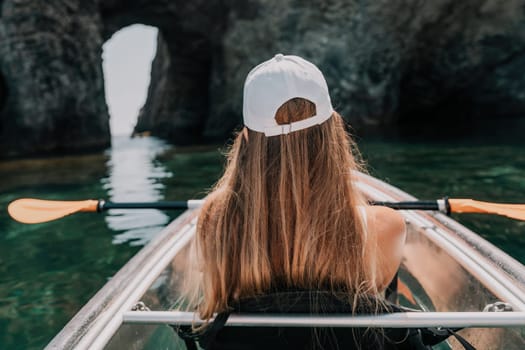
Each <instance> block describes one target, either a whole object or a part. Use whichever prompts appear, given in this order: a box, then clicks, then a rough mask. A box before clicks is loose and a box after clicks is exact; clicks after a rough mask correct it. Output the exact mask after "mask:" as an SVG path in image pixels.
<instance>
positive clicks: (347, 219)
mask: <svg viewBox="0 0 525 350" xmlns="http://www.w3.org/2000/svg"><path fill="white" fill-rule="evenodd" d="M315 113H316V112H315V105H314V104H313V103H311V102H310V101H307V100H304V99H300V98H295V99H292V100H289V101H288V102H286V103H285V104H283V106H281V108H280V109H279V110H278V111H277V113H276V117H275V118H276V121H277V123H278V124H288V123H290V122H295V121H299V120H302V119H305V118H308V117H310V116H312V115H315ZM352 150H355V145H354V143H353V142H352V140H351V138H350V137H349V135H348V134H347V132H346V130H345V125H344V122H343V120H342V118H341V117H340V116H339V114H337V113H335V112H334V114H333V115H332V117H331V118H330V119H328V120H327V121H326V122H324V123H322V124H320V125H317V126H314V127H310V128H307V129H304V130H299V131H295V132H292V133H289V134H287V135H280V136H273V137H266V136H265V135H264V134H262V133H258V132H254V131H251V130H247V129H244V131H242V132H240V133H239V134H237V136H236V138H235V141H234V143H233V146H232V147H231V149H230V152H229V154H228V162H227V166H226V170H225V172H224V175H223V176H222V178H221V179H220V180H219V181H218V183H217V184H216V185H215V187H214V189H213V191H212V192H211V193H210V194H209V196H208V197H207V200H206V202H205V205H204V206H203V208H202V209H201V214H200V217H199V220H198V224H197V236H196V241H195V242H194V243H195V246H194V248H195V253H196V256H195V258H196V260H197V261H198V263H197V264H198V269H199V270H200V273H199V277H198V278H193V279H192V281H193V283H190V286H189V287H188V288H189V289H191V292H192V293H193V296H194V297H196V296H197V295H198V296H199V297H198V302H196V304H197V305H195V306H197V307H198V310H199V312H200V317H201V318H203V319H209V318H210V317H211V316H212V315H213V313H214V312H222V311H225V310H227V309H228V308H229V303H230V302H231V301H233V300H236V299H238V298H243V297H250V296H255V295H257V294H262V293H265V292H268V291H270V290H275V289H286V288H301V289H311V290H319V289H321V290H333V291H337V292H338V293H340V292H343V293H346V294H347V295H349V298H351V301H353V302H355V301H356V300H357V299H356V298H357V297H358V296H360V295H362V294H364V293H366V294H370V293H371V294H375V293H377V288H376V286H375V283H373V282H371V281H375V276H374V273H375V272H374V271H375V263H374V261H373V258H372V257H373V255H374V254H370V251H369V250H367V251H365V241H366V240H367V235H366V231H365V225H364V223H363V219H362V215H361V214H360V211H359V210H360V209H359V206H362V205H364V204H365V200H364V198H363V197H362V195H361V194H360V192H359V191H358V189H357V188H356V187H355V185H354V183H353V181H352V172H353V171H354V170H356V169H358V168H359V164H358V163H357V162H356V160H355V158H354V156H353V151H352ZM365 253H366V254H365ZM195 300H196V299H195V298H194V299H193V301H195Z"/></svg>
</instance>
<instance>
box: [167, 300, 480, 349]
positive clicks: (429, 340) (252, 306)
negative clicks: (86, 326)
mask: <svg viewBox="0 0 525 350" xmlns="http://www.w3.org/2000/svg"><path fill="white" fill-rule="evenodd" d="M371 301H373V300H370V299H368V300H363V301H362V302H359V303H358V304H357V307H356V310H355V314H361V315H365V314H381V313H392V312H409V311H417V310H413V309H408V308H403V307H401V306H399V305H395V304H392V303H390V302H384V303H383V304H380V305H381V306H380V307H379V309H378V310H377V311H375V310H371V306H370V305H375V304H376V303H371ZM232 308H233V310H232V311H231V312H228V313H221V314H219V315H218V316H217V317H216V318H215V320H214V321H213V322H211V324H210V325H208V327H206V329H205V330H204V331H203V332H200V333H193V332H192V331H191V327H179V326H173V327H174V329H175V330H176V331H177V332H178V334H179V335H180V336H181V337H182V338H183V339H184V341H185V342H186V346H187V347H188V350H192V349H197V347H196V345H195V342H198V343H199V346H200V348H202V349H206V350H226V349H227V350H237V349H238V350H240V349H243V350H245V349H253V350H280V349H305V350H310V349H312V350H313V349H363V350H364V349H370V350H428V349H432V346H433V345H436V344H438V343H440V342H442V341H444V340H445V339H447V338H448V337H449V336H450V335H454V336H456V337H459V338H461V337H460V336H459V335H457V334H456V333H455V330H449V329H442V330H439V331H437V330H431V329H427V328H383V329H380V328H359V327H355V328H351V327H349V328H345V327H333V328H331V327H233V326H224V325H225V323H226V321H227V319H228V317H229V315H230V314H259V313H260V314H265V313H267V314H276V313H282V314H306V315H325V316H327V315H330V314H349V313H350V314H351V313H352V305H351V304H350V303H349V302H348V298H345V295H344V294H342V293H339V294H338V293H333V292H327V291H307V290H293V291H280V292H275V293H269V294H265V295H261V296H257V297H253V298H246V299H241V300H239V301H237V302H233V303H232ZM459 338H458V340H459V341H460V343H462V344H463V342H464V343H465V344H463V345H464V347H465V349H468V350H472V349H474V348H473V347H472V346H471V345H470V344H468V342H466V340H464V339H463V338H461V339H459ZM469 346H470V347H469Z"/></svg>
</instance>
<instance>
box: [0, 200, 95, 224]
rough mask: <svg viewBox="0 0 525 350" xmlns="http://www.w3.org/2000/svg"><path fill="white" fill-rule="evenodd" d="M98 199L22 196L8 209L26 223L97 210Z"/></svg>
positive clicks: (13, 216)
mask: <svg viewBox="0 0 525 350" xmlns="http://www.w3.org/2000/svg"><path fill="white" fill-rule="evenodd" d="M97 207H98V201H97V200H93V199H88V200H83V201H46V200H42V199H33V198H21V199H17V200H15V201H13V202H11V203H10V204H9V206H8V207H7V211H8V212H9V215H11V217H12V218H13V219H15V220H16V221H19V222H21V223H24V224H38V223H41V222H47V221H52V220H56V219H60V218H62V217H64V216H66V215H71V214H74V213H78V212H81V211H88V212H93V211H95V212H96V211H97Z"/></svg>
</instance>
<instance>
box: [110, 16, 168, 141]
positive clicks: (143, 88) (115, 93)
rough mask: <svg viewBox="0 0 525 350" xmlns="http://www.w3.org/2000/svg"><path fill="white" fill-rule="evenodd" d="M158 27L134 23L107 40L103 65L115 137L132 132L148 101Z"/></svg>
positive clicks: (111, 125)
mask: <svg viewBox="0 0 525 350" xmlns="http://www.w3.org/2000/svg"><path fill="white" fill-rule="evenodd" d="M157 34H158V30H157V28H155V27H151V26H146V25H142V24H133V25H130V26H128V27H125V28H123V29H121V30H119V31H118V32H116V33H115V34H113V36H112V37H111V38H110V39H109V40H108V41H106V42H105V43H104V45H103V47H102V49H103V52H102V68H103V71H104V85H105V91H106V102H107V104H108V109H109V115H110V127H111V134H112V136H117V135H127V136H129V135H131V133H132V132H133V127H134V126H135V124H136V122H137V116H138V113H139V111H140V108H142V106H143V105H144V102H146V96H147V93H148V87H149V83H150V78H151V62H152V60H153V58H154V57H155V54H156V52H157Z"/></svg>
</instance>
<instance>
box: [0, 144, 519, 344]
mask: <svg viewBox="0 0 525 350" xmlns="http://www.w3.org/2000/svg"><path fill="white" fill-rule="evenodd" d="M360 145H361V149H362V152H363V154H364V157H365V159H366V160H367V162H368V164H369V170H370V172H371V173H372V174H373V175H375V176H377V177H379V178H381V179H384V180H386V181H387V182H390V183H392V184H395V185H397V186H398V187H400V188H402V189H404V190H406V191H408V192H411V193H413V194H414V195H415V196H417V197H419V198H438V197H442V196H444V195H448V196H449V197H456V198H457V197H471V198H475V199H481V200H489V201H512V202H518V203H519V202H524V198H523V193H524V192H525V173H524V171H523V169H525V152H524V150H525V149H524V148H522V147H520V146H465V145H460V146H458V145H451V144H448V145H423V144H402V143H385V142H364V141H363V142H360ZM221 169H222V156H221V154H220V152H219V151H218V149H217V147H205V148H200V149H199V148H191V149H180V148H173V147H170V146H167V145H166V144H164V143H163V142H161V141H159V140H157V139H155V138H144V139H125V138H118V139H115V140H114V142H113V147H112V149H110V150H108V151H106V152H104V153H103V154H98V155H86V156H76V157H64V158H55V159H35V160H23V161H9V162H3V163H0V178H1V179H2V181H1V182H0V206H1V207H2V208H5V207H6V206H7V204H8V203H9V202H10V201H12V200H14V199H16V198H20V197H36V198H44V199H66V200H77V199H88V198H95V199H96V198H104V199H108V200H112V201H157V200H163V199H187V198H200V197H202V196H203V195H204V194H205V192H206V189H207V188H209V186H211V185H212V184H213V182H214V181H215V179H216V178H217V176H219V174H220V172H221ZM176 215H178V213H177V212H163V211H158V210H140V211H139V210H128V211H124V210H112V211H110V212H109V213H107V214H104V215H100V214H76V215H73V216H70V217H67V218H63V219H61V220H57V221H53V222H49V223H44V224H38V225H23V224H19V223H17V222H14V221H12V220H11V219H10V218H9V217H8V216H7V214H6V212H5V210H2V211H0V232H1V234H0V348H2V349H4V348H5V349H41V348H42V347H43V346H45V344H47V342H49V341H50V340H51V338H52V337H53V336H54V335H55V334H56V333H57V332H58V331H59V330H60V329H61V328H62V327H63V326H64V325H65V323H66V322H67V321H68V320H69V319H70V318H71V317H72V316H73V315H74V314H75V313H76V312H77V311H78V310H79V309H80V307H81V306H82V305H83V304H84V303H85V302H86V301H87V300H88V299H89V298H90V297H91V296H92V295H93V294H95V292H96V291H97V290H98V289H99V288H100V287H102V285H103V284H104V283H105V282H106V281H107V280H108V279H109V278H111V276H112V275H113V274H114V273H115V272H116V271H118V269H119V268H120V267H121V266H122V265H123V264H124V263H125V262H126V261H127V260H128V259H129V258H130V257H131V256H132V255H133V254H134V253H136V252H137V250H138V249H140V247H141V246H142V245H144V244H145V243H146V242H148V241H149V240H150V239H151V237H153V236H154V235H155V233H157V232H159V231H160V229H161V228H162V227H163V226H164V225H165V224H166V223H167V222H169V221H170V220H171V219H173V218H174V217H175V216H176ZM455 218H456V219H459V220H460V221H461V222H462V223H464V224H465V225H467V226H468V227H470V228H471V229H473V230H474V231H476V232H478V233H480V234H481V235H482V236H483V237H485V238H487V239H488V240H490V241H491V242H493V243H494V244H496V245H497V246H499V247H501V248H502V249H503V250H505V251H507V252H508V253H509V254H511V255H512V256H514V257H515V258H516V259H518V260H520V261H521V262H525V223H523V222H519V221H515V220H510V219H506V218H500V217H496V216H489V215H462V216H455Z"/></svg>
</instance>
